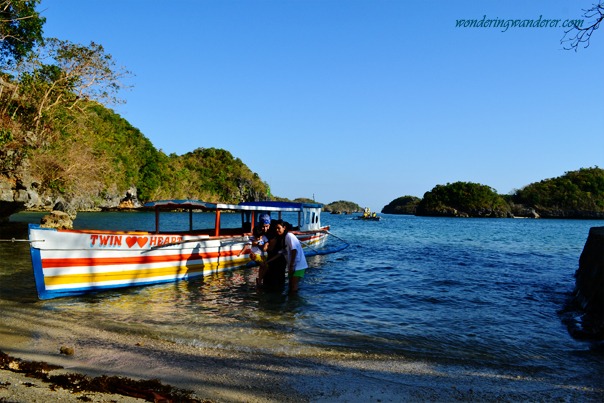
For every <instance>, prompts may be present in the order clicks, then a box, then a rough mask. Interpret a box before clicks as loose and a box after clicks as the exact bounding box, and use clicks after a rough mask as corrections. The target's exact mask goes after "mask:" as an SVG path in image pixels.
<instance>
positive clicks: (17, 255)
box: [0, 222, 38, 302]
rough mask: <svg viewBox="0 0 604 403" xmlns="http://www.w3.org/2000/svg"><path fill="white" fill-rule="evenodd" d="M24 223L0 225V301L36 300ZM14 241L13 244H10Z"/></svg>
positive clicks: (26, 231)
mask: <svg viewBox="0 0 604 403" xmlns="http://www.w3.org/2000/svg"><path fill="white" fill-rule="evenodd" d="M27 236H28V229H27V223H25V222H4V223H0V240H2V241H1V242H0V299H3V300H8V301H16V302H35V301H37V300H38V297H37V292H36V286H35V281H34V276H33V270H32V268H31V258H30V253H29V243H28V242H23V241H21V240H27ZM12 239H15V240H16V241H15V242H12Z"/></svg>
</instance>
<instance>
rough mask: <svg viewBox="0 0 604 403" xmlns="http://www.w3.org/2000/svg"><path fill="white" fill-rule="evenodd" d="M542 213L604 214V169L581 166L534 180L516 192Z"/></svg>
mask: <svg viewBox="0 0 604 403" xmlns="http://www.w3.org/2000/svg"><path fill="white" fill-rule="evenodd" d="M512 201H513V202H514V203H516V204H522V205H525V206H531V207H532V208H534V209H535V210H536V211H537V213H538V214H539V215H540V216H541V217H573V218H604V169H600V168H598V167H594V168H581V169H579V170H578V171H571V172H566V173H565V174H564V175H562V176H560V177H557V178H551V179H545V180H542V181H540V182H537V183H532V184H530V185H528V186H526V187H524V188H522V189H520V190H517V191H516V192H515V194H514V195H512Z"/></svg>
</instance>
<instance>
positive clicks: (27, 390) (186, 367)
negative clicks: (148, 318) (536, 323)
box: [0, 349, 604, 403]
mask: <svg viewBox="0 0 604 403" xmlns="http://www.w3.org/2000/svg"><path fill="white" fill-rule="evenodd" d="M26 355H27V356H28V357H29V356H31V357H39V358H48V356H44V355H37V354H36V353H27V354H26ZM145 356H146V355H145V354H142V355H141V356H140V357H138V358H139V361H137V362H130V365H131V366H132V367H138V368H143V367H144V366H146V364H147V362H146V361H147V359H148V357H147V358H145ZM11 358H12V359H13V360H15V361H16V362H26V360H21V359H20V358H16V357H14V356H13V355H11ZM175 358H180V359H182V360H184V361H185V362H182V361H181V362H177V363H176V362H175V363H174V365H169V364H168V362H170V361H172V360H173V359H175ZM36 361H37V360H36ZM51 361H55V360H51ZM187 361H188V362H187ZM41 363H43V362H42V361H37V365H38V366H39V365H40V364H41ZM44 363H45V365H56V364H52V363H51V364H48V363H47V362H44ZM192 363H195V366H194V367H192V366H191V365H192ZM79 364H80V363H78V364H76V365H75V366H74V367H72V368H65V367H63V368H55V369H49V370H48V371H47V372H46V373H47V376H48V377H50V378H51V379H53V378H54V379H57V378H59V379H62V377H60V376H58V377H57V375H66V374H74V375H76V376H74V377H69V378H68V379H71V380H72V382H71V383H69V382H67V383H65V379H64V378H63V379H62V380H63V382H64V383H63V384H62V385H56V384H53V383H47V382H44V381H43V380H42V379H40V378H39V377H31V376H30V375H31V374H29V375H28V374H27V372H22V370H19V369H18V368H19V366H18V365H17V366H15V365H13V367H14V368H13V369H11V368H6V367H4V366H0V401H2V402H3V401H7V402H24V403H25V402H46V401H57V400H60V401H63V402H74V403H75V402H81V401H89V402H96V403H103V402H117V403H136V402H143V401H157V402H169V401H173V402H190V403H194V402H240V401H246V402H333V401H338V402H354V401H365V402H397V401H409V402H425V401H436V402H445V401H455V400H457V401H460V400H461V401H480V402H491V401H583V402H592V401H593V402H599V401H601V399H602V398H603V397H604V385H602V387H600V388H597V387H588V386H581V385H572V384H564V383H558V382H551V380H545V379H540V378H538V377H535V378H532V377H526V376H520V375H514V374H504V373H495V372H493V371H489V372H484V371H480V370H477V369H475V368H474V369H473V368H463V367H454V366H451V367H447V366H442V367H437V366H434V365H431V364H427V363H422V362H412V361H405V360H402V359H388V358H384V357H383V358H379V357H375V358H370V359H367V358H365V357H363V358H358V357H357V358H354V357H351V358H347V359H343V358H341V357H337V356H335V357H328V358H325V359H322V360H318V359H309V358H301V357H282V356H278V355H274V354H254V355H250V354H244V353H241V352H233V351H224V350H213V349H203V351H202V352H201V354H199V352H198V353H197V354H192V355H191V356H189V357H184V356H181V357H178V356H174V355H173V354H170V355H169V356H166V357H162V359H160V360H155V364H156V371H154V373H155V375H157V376H156V377H151V378H150V377H148V376H147V374H145V373H146V372H147V371H140V373H137V371H136V370H135V369H134V368H132V367H131V368H129V371H128V372H129V375H127V376H124V375H123V374H124V371H123V369H124V368H122V369H121V370H119V371H117V372H119V373H120V374H119V375H114V374H112V373H111V372H112V371H110V370H109V371H100V369H99V368H98V367H96V368H95V367H94V366H88V367H87V368H85V367H84V366H81V365H79ZM105 372H109V373H106V374H105V375H107V376H109V377H114V376H116V377H119V379H120V381H122V382H123V385H135V386H134V389H135V388H136V387H137V386H140V385H144V386H141V389H145V388H146V385H147V384H146V383H145V382H144V381H145V380H149V379H157V381H158V382H161V385H162V386H163V387H165V388H166V389H160V390H159V391H158V392H156V393H157V394H156V395H152V394H149V391H148V390H145V393H146V395H142V394H141V395H139V397H135V396H136V394H131V395H130V396H127V395H125V394H122V393H115V392H111V391H78V390H77V389H78V382H77V380H78V379H80V377H81V376H82V375H87V376H88V377H102V373H105ZM189 372H190V373H189ZM78 374H79V375H78ZM138 375H142V376H141V377H140V378H139V376H138ZM175 375H180V376H177V377H175ZM97 380H98V379H97ZM153 382H155V381H153ZM53 385H54V386H53ZM155 385H157V384H155ZM171 385H175V386H171ZM126 389H128V388H126ZM132 389H133V388H132V387H131V388H129V390H131V391H132ZM147 389H148V388H147ZM165 390H172V391H174V392H175V394H174V395H171V394H168V393H166V392H165ZM187 391H191V393H190V394H186V392H187Z"/></svg>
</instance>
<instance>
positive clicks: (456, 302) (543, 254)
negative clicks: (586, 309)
mask: <svg viewBox="0 0 604 403" xmlns="http://www.w3.org/2000/svg"><path fill="white" fill-rule="evenodd" d="M40 216H41V215H39V214H32V213H27V214H23V213H22V214H19V215H15V216H13V217H12V221H13V222H14V224H11V225H4V226H2V227H0V231H1V232H0V238H3V239H6V238H12V237H13V236H15V237H25V236H26V232H25V230H24V229H23V224H19V223H25V222H38V221H39V218H40ZM211 219H212V217H211V216H209V215H204V214H199V215H197V216H196V218H195V220H196V221H197V222H204V220H209V222H210V221H211ZM231 219H233V220H234V222H235V221H236V220H238V219H239V218H238V217H234V216H233V217H232V218H231ZM322 220H323V223H324V224H329V225H331V226H332V228H331V231H332V233H334V234H335V235H337V236H339V237H341V238H343V239H346V240H347V241H348V242H349V243H350V244H351V246H350V247H349V248H348V249H346V250H344V251H342V252H339V253H336V254H333V255H326V256H316V257H313V258H309V264H310V266H311V267H312V269H310V270H308V271H307V275H306V277H305V278H304V280H303V283H302V286H301V292H300V295H299V296H298V297H296V298H288V297H286V296H284V295H281V294H266V293H259V292H257V291H256V289H255V287H254V284H255V275H256V272H255V269H245V270H239V271H235V272H232V273H227V274H220V275H215V276H211V277H207V278H205V279H204V280H199V281H193V282H186V281H185V282H180V283H176V284H169V285H160V286H152V287H142V288H132V289H128V290H125V291H124V290H122V291H115V292H106V293H102V294H98V295H92V296H86V297H78V298H62V299H56V300H50V301H38V300H37V298H36V296H35V290H34V284H33V277H32V274H31V267H30V259H29V254H28V253H29V252H28V245H27V244H26V243H22V244H17V243H0V304H1V306H2V310H3V312H4V313H7V314H10V313H11V311H12V310H15V311H16V310H23V309H27V310H32V311H46V310H48V311H52V312H53V315H56V316H58V317H64V318H66V319H70V320H75V321H78V322H79V323H87V322H90V323H91V324H93V323H94V326H96V327H99V328H101V329H111V330H112V331H118V332H123V333H124V334H145V335H150V336H152V337H154V338H158V339H163V340H169V341H171V342H174V343H178V344H180V345H183V346H185V347H186V346H192V347H195V346H209V347H220V348H225V349H236V350H244V351H251V352H255V351H267V352H273V353H274V352H278V353H282V354H285V355H292V356H296V355H299V356H320V355H321V354H329V353H333V352H337V353H343V354H358V355H360V356H363V355H372V354H374V353H386V354H388V355H391V356H400V357H401V359H413V360H422V361H427V362H432V363H436V364H443V365H447V364H451V365H465V366H471V367H480V368H487V369H488V368H490V369H492V370H493V371H496V370H505V371H506V373H509V372H510V371H511V372H512V373H518V374H529V375H533V374H538V375H539V376H545V377H552V378H554V379H560V382H565V381H566V380H571V379H572V380H573V382H580V381H581V379H586V380H587V379H590V380H591V381H590V382H589V383H591V384H592V385H593V384H594V382H595V383H596V384H597V383H599V382H600V383H604V381H598V379H599V378H600V377H601V374H602V373H604V354H603V353H602V348H601V346H594V345H593V344H590V343H588V342H581V341H577V340H574V339H572V338H571V337H570V336H569V335H568V332H567V329H566V327H565V326H564V325H563V323H562V322H561V320H560V317H559V315H558V311H559V310H560V309H562V308H563V306H564V303H565V301H566V299H567V298H568V295H569V293H570V292H571V291H572V290H573V287H574V277H573V274H574V272H575V270H576V269H577V267H578V259H579V256H580V254H581V251H582V249H583V246H584V244H585V241H586V239H587V235H588V232H589V228H590V227H592V226H603V225H604V221H574V220H522V219H517V220H514V219H448V218H420V217H409V216H385V217H384V218H383V219H382V221H379V222H364V221H356V220H353V219H352V218H351V216H345V215H328V214H324V215H323V217H322ZM178 221H182V222H185V223H186V222H187V221H186V217H183V216H182V215H178V214H175V215H173V216H172V217H169V218H168V219H167V221H166V222H165V223H166V224H167V225H173V224H174V225H175V224H176V223H177V222H178ZM153 224H154V222H153V218H152V216H151V215H149V214H146V213H80V214H79V215H78V218H77V220H76V222H75V226H76V227H80V228H81V227H96V228H136V229H151V228H152V226H153ZM19 228H20V229H21V231H22V233H15V231H17V230H18V229H19ZM32 326H33V324H32ZM2 327H3V325H2V323H0V333H1V332H2V330H3V329H2ZM594 379H595V381H594Z"/></svg>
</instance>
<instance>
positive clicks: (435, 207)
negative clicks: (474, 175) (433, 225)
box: [416, 182, 510, 217]
mask: <svg viewBox="0 0 604 403" xmlns="http://www.w3.org/2000/svg"><path fill="white" fill-rule="evenodd" d="M416 214H417V215H429V216H446V217H460V216H461V217H507V216H508V215H509V214H510V206H509V205H508V203H506V201H505V200H504V199H503V197H501V196H500V195H498V194H497V192H496V191H495V190H494V189H493V188H491V187H489V186H486V185H481V184H478V183H472V182H455V183H450V184H449V183H448V184H446V185H437V186H435V187H434V188H433V189H432V190H431V191H429V192H426V193H425V194H424V198H423V199H422V200H421V201H420V202H419V204H418V205H417V211H416Z"/></svg>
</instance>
